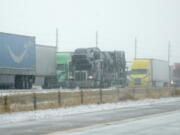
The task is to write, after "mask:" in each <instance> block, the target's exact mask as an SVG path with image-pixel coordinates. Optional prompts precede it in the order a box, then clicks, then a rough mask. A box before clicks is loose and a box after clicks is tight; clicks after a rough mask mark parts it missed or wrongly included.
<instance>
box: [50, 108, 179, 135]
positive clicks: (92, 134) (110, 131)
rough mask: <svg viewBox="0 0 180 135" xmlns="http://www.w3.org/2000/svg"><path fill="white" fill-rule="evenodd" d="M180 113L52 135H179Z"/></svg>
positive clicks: (129, 120)
mask: <svg viewBox="0 0 180 135" xmlns="http://www.w3.org/2000/svg"><path fill="white" fill-rule="evenodd" d="M179 134H180V111H175V112H170V113H161V114H158V115H151V116H147V117H145V116H144V117H139V118H136V119H128V120H126V121H119V122H112V123H106V124H105V123H104V124H101V125H96V126H93V127H88V128H87V127H86V128H79V129H76V130H69V131H65V132H56V133H53V134H50V135H179Z"/></svg>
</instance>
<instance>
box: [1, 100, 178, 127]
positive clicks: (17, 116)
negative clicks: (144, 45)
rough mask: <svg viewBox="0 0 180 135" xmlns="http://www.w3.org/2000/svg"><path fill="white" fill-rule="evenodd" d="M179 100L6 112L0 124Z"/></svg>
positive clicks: (126, 102) (127, 102)
mask: <svg viewBox="0 0 180 135" xmlns="http://www.w3.org/2000/svg"><path fill="white" fill-rule="evenodd" d="M175 101H180V97H173V98H172V97H171V98H161V99H145V100H138V101H123V102H118V103H107V104H99V105H96V104H91V105H80V106H76V107H69V108H60V109H48V110H37V111H28V112H18V113H8V114H1V115H0V125H1V124H8V123H12V122H14V123H15V122H20V121H29V120H40V119H51V118H56V117H58V118H60V117H63V116H68V115H75V114H82V113H89V112H97V111H105V110H113V109H120V108H126V107H138V106H144V105H147V106H148V105H152V104H162V103H168V102H175Z"/></svg>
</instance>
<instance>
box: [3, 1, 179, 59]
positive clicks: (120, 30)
mask: <svg viewBox="0 0 180 135" xmlns="http://www.w3.org/2000/svg"><path fill="white" fill-rule="evenodd" d="M0 18H1V21H0V31H2V32H9V33H18V34H26V35H34V36H36V41H37V43H39V44H46V45H52V46H55V29H56V27H57V28H58V29H59V51H73V50H74V49H76V48H79V47H92V46H95V31H96V30H98V31H99V47H100V49H101V50H124V51H125V52H126V57H127V60H128V61H129V60H132V59H133V57H134V38H135V36H136V37H137V39H138V49H137V52H138V54H137V56H138V57H141V58H142V57H145V58H158V59H163V60H167V44H168V40H171V42H172V48H171V52H172V54H171V61H172V62H178V61H179V62H180V53H178V52H179V50H180V38H179V35H180V27H179V25H180V0H0Z"/></svg>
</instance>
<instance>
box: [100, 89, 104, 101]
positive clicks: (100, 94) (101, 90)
mask: <svg viewBox="0 0 180 135" xmlns="http://www.w3.org/2000/svg"><path fill="white" fill-rule="evenodd" d="M102 96H103V95H102V88H100V89H99V97H100V103H102V101H103V99H102Z"/></svg>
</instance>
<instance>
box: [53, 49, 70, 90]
mask: <svg viewBox="0 0 180 135" xmlns="http://www.w3.org/2000/svg"><path fill="white" fill-rule="evenodd" d="M71 54H72V53H71V52H58V53H56V77H57V81H58V83H59V85H60V87H68V81H69V76H70V75H69V74H70V72H69V71H70V62H71Z"/></svg>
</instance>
